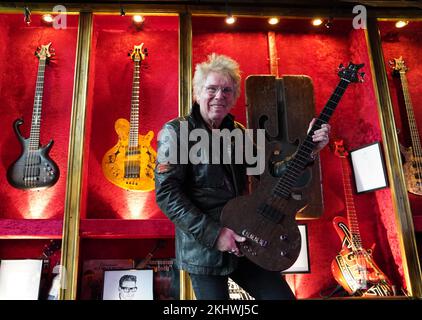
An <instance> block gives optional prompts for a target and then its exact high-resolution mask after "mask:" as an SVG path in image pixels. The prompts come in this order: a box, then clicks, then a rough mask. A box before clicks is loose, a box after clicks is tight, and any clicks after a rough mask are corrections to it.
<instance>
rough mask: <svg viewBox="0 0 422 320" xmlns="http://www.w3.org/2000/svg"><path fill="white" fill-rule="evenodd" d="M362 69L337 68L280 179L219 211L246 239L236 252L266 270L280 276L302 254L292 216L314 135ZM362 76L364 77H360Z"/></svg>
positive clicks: (300, 201)
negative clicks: (329, 92) (333, 84)
mask: <svg viewBox="0 0 422 320" xmlns="http://www.w3.org/2000/svg"><path fill="white" fill-rule="evenodd" d="M362 67H363V64H359V65H356V64H353V63H349V65H348V67H347V68H345V67H343V66H342V65H340V70H339V76H340V78H341V80H340V83H339V84H338V85H337V87H336V89H335V90H334V92H333V94H332V95H331V97H330V99H329V100H328V102H327V104H326V105H325V107H324V109H323V110H322V112H321V114H320V115H319V117H318V118H317V119H316V121H315V123H314V125H313V126H312V128H311V130H310V131H309V132H308V135H307V136H306V138H305V139H304V141H303V142H302V144H301V145H300V146H299V148H298V150H297V151H296V153H295V154H294V155H293V156H292V158H291V159H290V160H289V161H285V163H284V166H283V167H282V168H283V169H282V175H281V177H280V178H275V177H272V176H271V175H268V177H265V178H263V179H261V181H260V183H259V186H258V187H257V188H256V189H255V190H254V191H253V192H252V194H250V195H246V196H240V197H237V198H235V199H233V200H231V201H229V202H228V203H227V204H226V205H225V206H224V208H223V211H222V214H221V222H222V225H223V226H226V227H228V228H230V229H232V230H234V231H235V232H236V233H238V234H240V235H242V236H244V237H246V239H247V240H246V241H245V242H240V243H239V247H240V251H241V252H242V253H243V254H244V255H245V256H246V257H247V258H248V259H250V260H251V261H252V262H254V263H256V264H258V265H259V266H261V267H262V268H264V269H267V270H273V271H282V270H285V269H287V268H289V267H291V266H292V265H293V263H294V262H295V261H296V259H297V257H298V256H299V253H300V247H301V237H300V232H299V227H298V225H297V222H296V213H297V212H299V211H300V210H303V208H305V207H306V206H307V205H308V203H309V201H308V199H306V197H305V196H303V194H302V193H301V190H300V189H301V188H303V186H298V184H297V183H298V182H299V180H300V178H301V175H302V173H303V172H304V171H305V169H306V167H307V165H308V163H309V160H310V157H311V153H312V151H313V149H314V146H315V143H314V142H313V141H312V135H313V134H314V131H315V130H318V129H320V128H321V126H322V124H325V123H328V121H329V119H330V118H331V116H332V114H333V112H334V110H335V108H336V107H337V105H338V103H339V101H340V99H341V97H342V96H343V94H344V92H345V91H346V88H347V86H348V85H349V83H350V82H357V81H358V80H359V73H358V70H359V69H360V68H362ZM360 75H363V74H362V73H361V74H360Z"/></svg>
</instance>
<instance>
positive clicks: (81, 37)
mask: <svg viewBox="0 0 422 320" xmlns="http://www.w3.org/2000/svg"><path fill="white" fill-rule="evenodd" d="M91 34H92V14H91V13H81V14H80V16H79V28H78V40H77V47H76V63H75V78H74V87H73V101H72V115H71V123H70V132H69V137H70V138H69V139H70V141H69V160H68V168H67V172H69V173H70V174H69V175H68V177H67V182H66V183H67V184H66V200H65V209H64V222H63V240H62V255H61V264H62V266H63V267H64V271H65V276H66V287H65V288H61V289H60V292H59V299H60V300H75V299H76V294H77V280H78V255H79V219H80V194H81V186H82V171H83V149H84V130H85V113H86V102H87V94H88V70H89V52H90V46H91Z"/></svg>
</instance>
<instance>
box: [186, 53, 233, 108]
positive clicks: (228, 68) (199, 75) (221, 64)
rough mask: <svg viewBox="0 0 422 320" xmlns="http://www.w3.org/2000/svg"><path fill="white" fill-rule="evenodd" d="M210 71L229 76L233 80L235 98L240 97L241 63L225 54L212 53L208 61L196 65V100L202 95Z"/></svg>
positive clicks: (194, 93) (194, 92) (194, 87)
mask: <svg viewBox="0 0 422 320" xmlns="http://www.w3.org/2000/svg"><path fill="white" fill-rule="evenodd" d="M210 72H220V73H222V74H224V75H226V76H229V77H230V78H231V79H232V80H233V84H234V98H235V100H236V99H237V98H238V97H239V94H240V80H241V76H240V69H239V64H238V63H237V62H236V61H234V60H233V59H232V58H229V57H227V56H225V55H222V54H216V53H212V54H210V55H209V56H208V60H207V61H205V62H202V63H198V64H197V65H196V67H195V75H194V77H193V96H194V99H195V100H197V97H199V96H200V94H201V90H202V87H203V86H204V83H205V80H206V79H207V76H208V74H209V73H210Z"/></svg>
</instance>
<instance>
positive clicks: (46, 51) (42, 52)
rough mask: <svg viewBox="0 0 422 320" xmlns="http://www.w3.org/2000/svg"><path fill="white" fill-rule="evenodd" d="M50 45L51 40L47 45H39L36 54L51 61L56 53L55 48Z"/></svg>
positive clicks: (41, 58)
mask: <svg viewBox="0 0 422 320" xmlns="http://www.w3.org/2000/svg"><path fill="white" fill-rule="evenodd" d="M50 47H51V42H50V43H49V44H46V45H41V47H38V48H37V50H35V53H34V54H35V56H36V57H37V58H38V59H39V60H45V61H49V60H51V59H53V57H54V56H55V53H54V51H55V50H54V49H53V48H50Z"/></svg>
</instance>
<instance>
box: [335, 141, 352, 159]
mask: <svg viewBox="0 0 422 320" xmlns="http://www.w3.org/2000/svg"><path fill="white" fill-rule="evenodd" d="M334 154H335V155H336V156H337V157H340V158H346V157H347V156H348V155H349V153H348V152H347V150H346V148H345V147H344V143H343V140H336V141H334Z"/></svg>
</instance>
